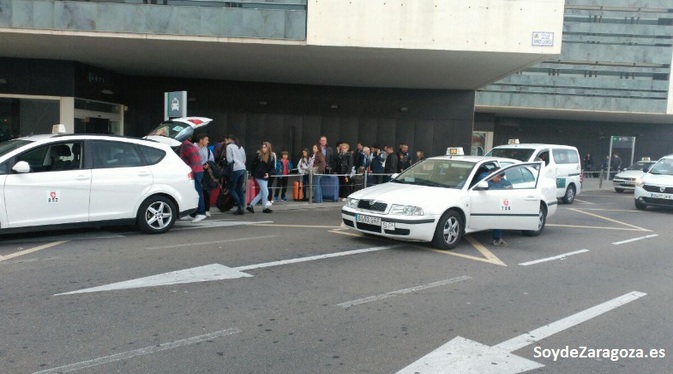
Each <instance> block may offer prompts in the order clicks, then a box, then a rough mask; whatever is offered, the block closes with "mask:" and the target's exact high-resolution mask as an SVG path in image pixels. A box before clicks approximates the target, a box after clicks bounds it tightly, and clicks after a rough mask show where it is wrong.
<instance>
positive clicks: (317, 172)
mask: <svg viewBox="0 0 673 374" xmlns="http://www.w3.org/2000/svg"><path fill="white" fill-rule="evenodd" d="M313 157H314V159H313V168H314V173H313V202H314V203H322V186H320V179H321V176H322V174H324V173H325V166H326V164H325V156H324V155H323V154H322V151H321V150H320V146H318V145H317V144H316V145H314V146H313Z"/></svg>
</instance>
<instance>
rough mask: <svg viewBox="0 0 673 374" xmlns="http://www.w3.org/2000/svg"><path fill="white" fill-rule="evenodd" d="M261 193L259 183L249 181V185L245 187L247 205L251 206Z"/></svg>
mask: <svg viewBox="0 0 673 374" xmlns="http://www.w3.org/2000/svg"><path fill="white" fill-rule="evenodd" d="M258 193H259V184H257V181H256V180H255V179H254V178H253V179H248V183H246V185H245V204H246V205H250V202H251V201H252V199H254V198H255V196H257V194H258Z"/></svg>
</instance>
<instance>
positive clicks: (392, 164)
mask: <svg viewBox="0 0 673 374" xmlns="http://www.w3.org/2000/svg"><path fill="white" fill-rule="evenodd" d="M383 148H384V149H385V150H386V153H387V154H388V156H387V157H386V164H385V165H384V166H383V172H384V173H385V174H389V175H385V176H383V182H384V183H385V182H390V180H391V179H392V178H391V177H390V174H395V173H397V156H396V155H395V154H394V153H393V152H394V150H393V147H389V146H385V147H383Z"/></svg>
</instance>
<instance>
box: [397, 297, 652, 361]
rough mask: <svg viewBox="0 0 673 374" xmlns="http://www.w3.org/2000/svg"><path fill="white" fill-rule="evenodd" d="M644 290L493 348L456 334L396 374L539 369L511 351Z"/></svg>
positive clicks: (605, 309) (574, 324)
mask: <svg viewBox="0 0 673 374" xmlns="http://www.w3.org/2000/svg"><path fill="white" fill-rule="evenodd" d="M645 295H646V294H645V293H642V292H637V291H633V292H630V293H628V294H625V295H622V296H620V297H617V298H615V299H612V300H610V301H607V302H605V303H602V304H599V305H597V306H594V307H592V308H589V309H586V310H584V311H582V312H579V313H575V314H573V315H571V316H569V317H566V318H563V319H561V320H559V321H556V322H553V323H551V324H548V325H545V326H542V327H540V328H538V329H535V330H533V331H530V332H527V333H525V334H522V335H519V336H517V337H515V338H513V339H510V340H507V341H504V342H502V343H500V344H498V345H495V346H493V347H489V346H487V345H484V344H481V343H478V342H475V341H473V340H470V339H466V338H463V337H460V336H457V337H455V338H454V339H452V340H450V341H449V342H448V343H446V344H444V345H442V346H441V347H439V348H437V349H435V350H434V351H432V352H430V353H429V354H427V355H426V356H424V357H422V358H420V359H419V360H417V361H415V362H414V363H412V364H411V365H409V366H407V367H405V368H404V369H402V370H400V371H398V372H397V373H398V374H423V373H427V374H434V373H494V374H500V373H522V372H525V371H529V370H533V369H536V368H541V367H543V366H544V365H542V364H539V363H537V362H535V361H531V360H528V359H525V358H523V357H519V356H516V355H514V354H512V353H511V352H513V351H516V350H519V349H521V348H523V347H525V346H527V345H529V344H532V343H535V342H537V341H540V340H542V339H545V338H547V337H549V336H551V335H554V334H556V333H558V332H561V331H563V330H566V329H569V328H571V327H573V326H576V325H578V324H580V323H582V322H586V321H588V320H590V319H592V318H594V317H598V316H600V315H601V314H603V313H607V312H609V311H611V310H613V309H615V308H618V307H620V306H622V305H625V304H627V303H630V302H631V301H634V300H637V299H639V298H641V297H643V296H645Z"/></svg>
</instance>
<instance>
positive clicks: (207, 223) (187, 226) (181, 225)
mask: <svg viewBox="0 0 673 374" xmlns="http://www.w3.org/2000/svg"><path fill="white" fill-rule="evenodd" d="M260 223H273V221H259V222H252V221H219V220H204V221H201V222H197V223H192V222H191V221H177V222H175V226H173V230H177V231H181V230H195V229H210V228H217V227H234V226H251V225H257V224H260Z"/></svg>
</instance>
